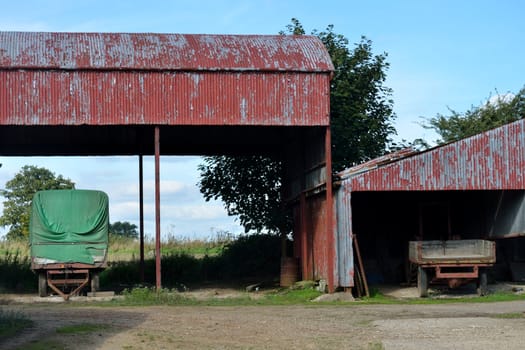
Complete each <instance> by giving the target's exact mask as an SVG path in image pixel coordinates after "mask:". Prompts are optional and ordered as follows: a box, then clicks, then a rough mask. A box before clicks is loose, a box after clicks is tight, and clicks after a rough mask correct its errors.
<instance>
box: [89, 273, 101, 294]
mask: <svg viewBox="0 0 525 350" xmlns="http://www.w3.org/2000/svg"><path fill="white" fill-rule="evenodd" d="M99 289H100V277H99V273H98V272H93V273H92V274H91V292H92V293H95V292H97V291H98V290H99Z"/></svg>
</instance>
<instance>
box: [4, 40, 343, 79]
mask: <svg viewBox="0 0 525 350" xmlns="http://www.w3.org/2000/svg"><path fill="white" fill-rule="evenodd" d="M0 67H2V68H4V69H5V68H12V69H17V68H25V69H72V70H79V69H82V70H84V69H86V70H90V69H96V70H100V69H104V70H105V69H107V70H186V71H188V70H189V71H201V70H212V71H213V70H233V71H246V70H248V71H254V70H255V71H299V72H327V71H328V72H329V71H332V70H333V65H332V62H331V60H330V57H329V55H328V53H327V51H326V49H325V48H324V46H323V44H322V42H321V41H320V40H319V39H318V38H317V37H314V36H308V35H304V36H290V35H208V34H152V33H149V34H146V33H145V34H137V33H136V34H131V33H47V32H0Z"/></svg>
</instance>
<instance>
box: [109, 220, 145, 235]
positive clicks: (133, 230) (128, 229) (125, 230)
mask: <svg viewBox="0 0 525 350" xmlns="http://www.w3.org/2000/svg"><path fill="white" fill-rule="evenodd" d="M109 232H110V233H111V234H112V235H116V236H121V237H127V238H138V236H139V232H138V231H137V225H135V224H132V223H129V222H127V221H123V222H120V221H117V222H114V223H112V224H109Z"/></svg>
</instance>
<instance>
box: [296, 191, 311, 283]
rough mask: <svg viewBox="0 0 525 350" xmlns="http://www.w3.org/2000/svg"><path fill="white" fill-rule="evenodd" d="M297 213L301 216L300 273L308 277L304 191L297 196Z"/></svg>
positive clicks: (305, 277)
mask: <svg viewBox="0 0 525 350" xmlns="http://www.w3.org/2000/svg"><path fill="white" fill-rule="evenodd" d="M299 215H300V217H301V224H300V225H301V231H300V233H299V235H300V241H301V273H302V279H303V280H307V279H310V275H309V274H308V236H307V235H308V232H307V230H306V194H305V193H304V191H302V192H301V194H300V197H299Z"/></svg>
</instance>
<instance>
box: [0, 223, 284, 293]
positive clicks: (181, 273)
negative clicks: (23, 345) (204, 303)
mask: <svg viewBox="0 0 525 350" xmlns="http://www.w3.org/2000/svg"><path fill="white" fill-rule="evenodd" d="M144 247H145V249H144V252H145V262H144V281H141V274H140V264H139V254H140V252H139V249H140V244H139V242H138V240H135V239H130V238H123V237H118V236H117V237H116V236H110V244H109V253H108V265H109V267H108V268H107V269H106V270H105V271H104V272H103V273H102V274H101V275H100V285H101V288H102V289H106V290H116V291H120V290H122V289H125V288H130V287H133V286H136V285H154V284H155V282H156V270H155V242H154V240H153V239H151V238H147V239H146V241H145V244H144ZM0 253H1V254H2V255H1V256H0V276H1V278H0V292H31V293H33V292H35V291H36V289H37V286H38V281H37V276H36V275H35V274H34V273H33V272H32V271H31V269H30V267H31V264H30V257H29V249H28V247H27V243H25V242H19V241H5V240H4V241H0ZM279 268H280V239H279V237H276V236H267V235H253V236H239V237H234V236H233V235H232V234H230V233H227V232H219V233H217V234H216V235H215V236H213V237H209V238H205V239H190V238H187V237H176V236H174V235H168V236H167V237H165V238H164V239H163V240H162V243H161V273H162V275H161V278H162V284H163V286H165V287H168V288H177V289H184V288H186V285H188V284H198V283H205V282H210V281H213V282H230V281H239V280H257V281H260V280H261V279H264V280H268V279H271V278H274V277H277V276H278V274H279Z"/></svg>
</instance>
